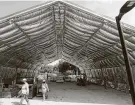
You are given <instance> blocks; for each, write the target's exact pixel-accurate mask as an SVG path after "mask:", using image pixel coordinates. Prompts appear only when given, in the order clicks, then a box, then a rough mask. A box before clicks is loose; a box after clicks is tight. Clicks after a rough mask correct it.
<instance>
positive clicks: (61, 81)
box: [56, 75, 64, 83]
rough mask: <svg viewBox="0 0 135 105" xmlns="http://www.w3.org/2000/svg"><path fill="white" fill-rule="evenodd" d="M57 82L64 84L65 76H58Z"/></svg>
mask: <svg viewBox="0 0 135 105" xmlns="http://www.w3.org/2000/svg"><path fill="white" fill-rule="evenodd" d="M56 82H57V83H63V82H64V76H63V75H59V76H57V78H56Z"/></svg>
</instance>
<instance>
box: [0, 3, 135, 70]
mask: <svg viewBox="0 0 135 105" xmlns="http://www.w3.org/2000/svg"><path fill="white" fill-rule="evenodd" d="M123 30H124V36H125V39H126V45H127V48H128V52H129V57H130V58H129V59H130V61H131V65H134V64H135V28H134V27H131V26H129V25H127V24H123ZM7 55H8V57H7ZM22 59H23V60H24V64H22V66H21V67H20V68H23V69H28V68H27V67H29V66H30V65H36V64H38V63H44V64H48V63H49V62H52V61H54V60H57V59H63V60H66V61H68V62H70V63H73V64H75V65H76V66H78V67H80V68H82V69H86V70H87V68H89V69H94V68H95V69H99V68H100V65H101V64H102V65H103V66H104V67H105V66H106V67H109V68H111V67H119V66H123V65H124V62H123V55H122V51H121V45H120V42H119V35H118V31H117V27H116V23H115V22H114V20H110V19H107V18H106V17H103V16H99V15H97V14H95V13H93V12H91V11H87V10H84V9H82V8H78V7H76V6H74V5H72V4H69V3H67V2H61V1H56V2H51V3H48V4H42V5H39V6H37V7H33V8H30V9H28V10H25V11H22V12H19V13H15V14H13V15H10V16H7V17H5V18H2V19H0V64H1V66H4V65H5V64H6V66H7V67H10V66H11V67H12V66H15V65H17V64H19V63H20V62H21V61H22ZM31 68H32V66H31Z"/></svg>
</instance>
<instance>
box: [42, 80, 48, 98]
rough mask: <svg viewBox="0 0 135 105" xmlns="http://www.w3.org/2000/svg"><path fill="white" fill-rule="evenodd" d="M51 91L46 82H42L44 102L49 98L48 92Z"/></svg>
mask: <svg viewBox="0 0 135 105" xmlns="http://www.w3.org/2000/svg"><path fill="white" fill-rule="evenodd" d="M48 91H49V88H48V84H47V83H46V81H45V80H43V82H42V94H43V101H45V99H47V98H48V95H47V92H48Z"/></svg>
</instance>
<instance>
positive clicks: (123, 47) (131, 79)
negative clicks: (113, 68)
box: [116, 16, 135, 105]
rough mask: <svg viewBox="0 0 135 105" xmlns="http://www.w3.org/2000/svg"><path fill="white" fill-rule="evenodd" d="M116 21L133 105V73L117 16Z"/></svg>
mask: <svg viewBox="0 0 135 105" xmlns="http://www.w3.org/2000/svg"><path fill="white" fill-rule="evenodd" d="M116 23H117V28H118V32H119V37H120V42H121V46H122V52H123V56H124V60H125V66H126V72H127V77H128V82H129V87H130V94H131V97H132V102H133V105H135V90H134V81H133V73H132V70H131V66H130V61H129V58H128V52H127V48H126V44H125V39H124V36H123V32H122V28H121V24H120V18H119V16H117V17H116Z"/></svg>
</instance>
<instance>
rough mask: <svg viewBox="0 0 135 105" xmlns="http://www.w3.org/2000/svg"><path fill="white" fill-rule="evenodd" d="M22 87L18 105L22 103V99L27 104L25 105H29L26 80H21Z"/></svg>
mask: <svg viewBox="0 0 135 105" xmlns="http://www.w3.org/2000/svg"><path fill="white" fill-rule="evenodd" d="M22 81H23V83H24V84H23V85H22V89H21V91H20V94H21V101H20V105H22V102H23V101H24V99H25V100H26V102H27V105H30V103H29V99H28V95H29V84H28V83H27V79H26V78H24V79H23V80H22Z"/></svg>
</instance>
